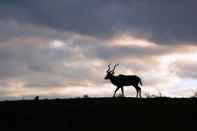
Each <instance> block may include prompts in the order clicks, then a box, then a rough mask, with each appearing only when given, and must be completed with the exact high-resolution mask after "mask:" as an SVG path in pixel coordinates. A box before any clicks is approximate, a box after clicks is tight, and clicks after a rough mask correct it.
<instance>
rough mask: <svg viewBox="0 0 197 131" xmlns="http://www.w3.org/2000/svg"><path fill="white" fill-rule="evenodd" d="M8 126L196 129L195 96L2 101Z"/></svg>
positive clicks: (3, 123) (1, 120)
mask: <svg viewBox="0 0 197 131" xmlns="http://www.w3.org/2000/svg"><path fill="white" fill-rule="evenodd" d="M0 115H1V116H0V126H1V127H0V129H4V130H2V131H7V130H12V131H14V130H26V131H28V130H56V131H61V130H65V131H66V130H67V131H69V130H76V131H81V130H91V131H96V130H99V131H101V130H121V131H125V130H129V131H132V130H133V131H138V130H158V131H160V130H166V131H168V130H185V131H190V130H191V131H195V130H197V99H196V98H184V99H183V98H182V99H180V98H179V99H178V98H173V99H172V98H149V99H135V98H81V99H59V100H58V99H56V100H34V101H33V100H32V101H30V100H28V101H25V100H24V101H4V102H0Z"/></svg>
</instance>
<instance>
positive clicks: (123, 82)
mask: <svg viewBox="0 0 197 131" xmlns="http://www.w3.org/2000/svg"><path fill="white" fill-rule="evenodd" d="M116 66H118V64H116V65H115V66H114V68H113V69H112V70H111V71H110V65H108V70H107V71H106V72H107V75H106V76H105V79H109V80H110V81H111V83H112V84H113V85H115V86H116V87H117V88H116V90H115V91H114V94H113V96H114V97H115V95H116V92H117V91H118V90H119V89H121V91H122V95H123V96H124V88H123V87H124V86H133V87H135V89H136V91H137V95H136V97H138V96H139V97H141V88H140V87H139V84H140V85H141V86H142V81H141V79H140V77H138V76H136V75H123V74H120V75H118V76H115V75H114V71H115V68H116Z"/></svg>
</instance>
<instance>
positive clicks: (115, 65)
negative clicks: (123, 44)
mask: <svg viewBox="0 0 197 131" xmlns="http://www.w3.org/2000/svg"><path fill="white" fill-rule="evenodd" d="M118 65H119V64H115V65H114V68H113V70H112V71H111V72H112V73H114V71H115V69H116V67H117V66H118Z"/></svg>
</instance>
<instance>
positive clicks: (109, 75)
mask: <svg viewBox="0 0 197 131" xmlns="http://www.w3.org/2000/svg"><path fill="white" fill-rule="evenodd" d="M110 65H111V64H109V65H108V70H107V71H106V73H107V75H106V76H105V79H110V78H112V77H113V76H114V71H115V69H116V67H117V66H118V65H119V64H115V65H114V68H113V69H112V70H110Z"/></svg>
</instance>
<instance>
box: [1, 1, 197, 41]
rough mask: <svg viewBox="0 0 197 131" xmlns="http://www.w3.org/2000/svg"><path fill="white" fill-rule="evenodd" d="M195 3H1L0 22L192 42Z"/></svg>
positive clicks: (195, 29) (195, 28)
mask: <svg viewBox="0 0 197 131" xmlns="http://www.w3.org/2000/svg"><path fill="white" fill-rule="evenodd" d="M196 5H197V2H196V0H185V1H183V0H182V1H180V0H165V1H158V0H148V1H147V0H140V1H139V0H121V1H120V0H86V1H83V0H59V1H54V0H33V1H32V0H20V1H17V0H13V1H12V2H8V1H7V2H6V1H3V2H2V1H1V3H0V20H1V21H8V20H16V21H19V22H20V23H31V24H34V25H38V26H44V27H49V28H54V29H57V30H68V31H73V32H77V33H81V34H88V35H94V36H97V37H98V36H99V37H100V36H102V37H103V36H104V37H106V36H110V35H113V34H114V33H116V32H124V31H127V32H129V33H131V34H132V35H137V36H138V37H139V36H143V37H147V39H150V40H153V41H156V42H161V43H173V42H174V43H175V42H180V41H186V42H194V41H196V35H197V24H196V23H197V17H195V12H197V8H196Z"/></svg>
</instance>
